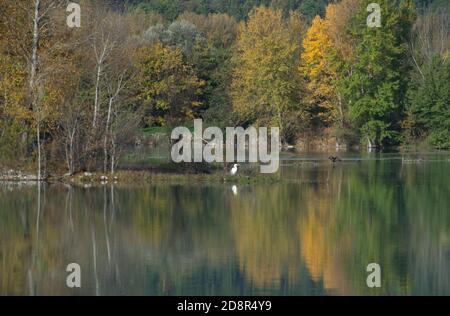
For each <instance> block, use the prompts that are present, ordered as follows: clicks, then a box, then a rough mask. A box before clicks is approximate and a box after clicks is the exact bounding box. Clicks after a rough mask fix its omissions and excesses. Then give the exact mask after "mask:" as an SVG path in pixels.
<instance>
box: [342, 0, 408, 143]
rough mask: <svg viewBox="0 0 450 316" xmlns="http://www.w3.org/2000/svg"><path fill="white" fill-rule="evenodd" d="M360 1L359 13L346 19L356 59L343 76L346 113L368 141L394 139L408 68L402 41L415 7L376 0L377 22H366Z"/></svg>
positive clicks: (405, 35) (391, 141) (365, 3)
mask: <svg viewBox="0 0 450 316" xmlns="http://www.w3.org/2000/svg"><path fill="white" fill-rule="evenodd" d="M370 2H371V1H369V0H365V1H362V2H361V3H360V7H359V10H358V13H357V14H356V15H355V17H354V18H353V19H352V21H351V22H350V23H351V24H350V30H351V33H352V36H353V37H354V38H355V41H356V43H357V44H356V60H355V61H354V64H353V72H352V75H351V76H349V77H347V78H345V79H343V82H342V86H343V92H344V96H345V97H346V100H347V102H348V104H349V108H350V118H351V119H352V121H353V122H354V124H355V125H356V126H357V128H359V130H360V132H361V136H362V137H363V141H365V142H367V144H368V146H370V147H379V146H382V145H384V144H393V143H396V142H398V141H399V135H400V133H399V132H400V125H401V124H400V122H401V119H402V116H403V110H404V105H405V104H404V103H405V95H406V91H407V84H408V78H407V76H406V75H405V74H407V73H408V72H409V71H410V63H409V61H408V54H407V48H408V46H407V43H408V40H409V38H408V36H409V33H410V29H411V25H412V23H413V21H414V19H415V8H414V5H413V4H412V2H411V1H404V2H402V3H401V4H400V5H399V6H398V5H396V4H395V3H393V2H392V1H388V0H383V1H380V3H379V4H380V6H381V10H382V12H381V15H382V21H381V22H382V26H381V27H380V28H370V27H367V25H366V19H367V15H368V13H367V11H366V8H367V5H368V4H369V3H370Z"/></svg>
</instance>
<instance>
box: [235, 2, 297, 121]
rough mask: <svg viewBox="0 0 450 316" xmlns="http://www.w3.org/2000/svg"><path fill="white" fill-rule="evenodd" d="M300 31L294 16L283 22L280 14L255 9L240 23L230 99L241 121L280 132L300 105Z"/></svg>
mask: <svg viewBox="0 0 450 316" xmlns="http://www.w3.org/2000/svg"><path fill="white" fill-rule="evenodd" d="M300 31H301V21H300V18H299V16H298V15H297V14H292V15H291V17H290V18H289V19H285V18H284V17H283V13H282V11H281V10H274V9H271V8H266V7H259V8H256V9H255V10H253V11H252V12H251V13H250V17H249V20H248V21H247V23H241V25H240V34H239V38H238V43H237V66H236V68H235V72H234V80H233V84H232V95H233V107H234V110H235V111H236V112H237V113H238V114H239V115H240V116H242V118H243V119H245V120H252V119H257V120H259V121H261V122H266V123H274V124H276V125H278V126H279V127H280V128H283V122H282V116H284V115H286V114H287V111H286V110H287V109H289V108H293V107H294V106H295V105H296V104H298V103H299V102H300V99H299V96H298V90H299V74H298V72H297V67H298V63H299V60H298V52H299V49H300V45H299V43H300V37H301V34H300ZM256 113H257V115H256ZM253 123H254V122H253Z"/></svg>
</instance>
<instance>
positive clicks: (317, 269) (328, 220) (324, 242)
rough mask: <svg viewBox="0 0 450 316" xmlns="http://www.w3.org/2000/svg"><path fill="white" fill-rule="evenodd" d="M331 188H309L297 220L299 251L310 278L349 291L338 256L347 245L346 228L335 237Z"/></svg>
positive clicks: (333, 289)
mask: <svg viewBox="0 0 450 316" xmlns="http://www.w3.org/2000/svg"><path fill="white" fill-rule="evenodd" d="M332 192H333V191H332V190H327V189H317V190H313V189H309V190H308V196H309V198H308V200H307V203H306V212H305V215H304V216H303V217H302V218H300V220H299V222H298V229H299V233H300V242H301V253H302V256H303V259H304V261H305V263H306V266H307V268H308V271H309V273H310V274H311V278H312V279H313V280H314V281H315V282H320V281H323V286H324V288H325V289H327V290H330V291H333V292H334V291H337V290H338V292H339V294H350V293H351V286H350V284H349V282H348V277H347V276H346V275H345V271H344V270H343V269H342V263H341V259H342V258H341V257H342V255H343V254H344V253H345V252H347V250H348V247H349V240H350V238H348V237H349V234H350V232H347V233H346V234H344V237H340V240H336V239H335V238H336V237H337V236H335V235H334V234H333V231H334V229H333V227H334V226H335V225H336V220H335V210H334V206H333V196H331V193H332Z"/></svg>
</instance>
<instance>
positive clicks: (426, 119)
mask: <svg viewBox="0 0 450 316" xmlns="http://www.w3.org/2000/svg"><path fill="white" fill-rule="evenodd" d="M423 74H424V80H420V81H419V84H418V87H417V88H416V89H414V90H413V91H412V92H411V96H410V104H409V108H408V114H409V119H410V120H412V121H413V122H414V123H413V124H414V126H413V128H414V133H415V134H416V136H419V137H420V136H428V137H429V142H430V143H431V144H432V145H433V146H435V147H436V148H438V149H447V148H450V106H449V105H450V60H449V59H445V58H443V57H441V56H439V55H435V56H434V58H433V59H432V61H431V63H430V64H428V65H427V66H426V67H425V69H424V73H423Z"/></svg>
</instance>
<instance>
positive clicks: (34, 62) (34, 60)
mask: <svg viewBox="0 0 450 316" xmlns="http://www.w3.org/2000/svg"><path fill="white" fill-rule="evenodd" d="M40 6H41V1H40V0H35V1H34V17H33V42H32V48H31V65H30V66H31V69H30V82H29V86H30V96H31V107H32V110H33V112H34V114H35V116H36V137H37V147H38V175H37V180H38V181H40V180H41V176H42V172H41V169H42V168H41V131H40V123H41V122H40V110H39V104H38V99H37V91H36V74H37V71H38V62H39V60H38V58H39V56H38V48H39V40H40V34H39V23H40V16H39V12H40Z"/></svg>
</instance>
